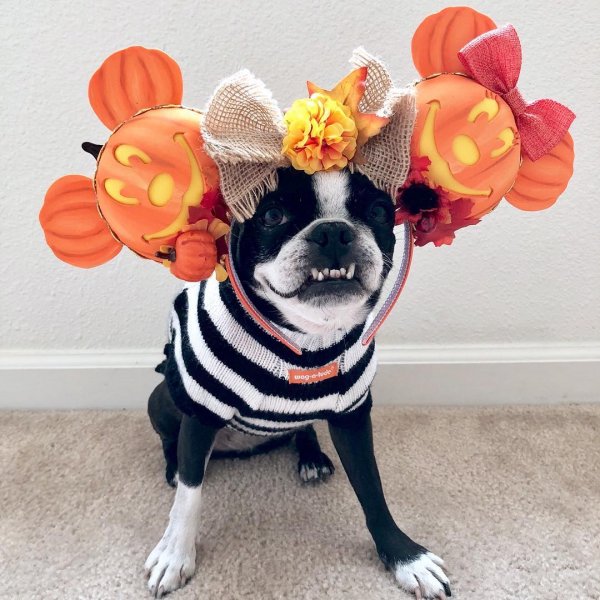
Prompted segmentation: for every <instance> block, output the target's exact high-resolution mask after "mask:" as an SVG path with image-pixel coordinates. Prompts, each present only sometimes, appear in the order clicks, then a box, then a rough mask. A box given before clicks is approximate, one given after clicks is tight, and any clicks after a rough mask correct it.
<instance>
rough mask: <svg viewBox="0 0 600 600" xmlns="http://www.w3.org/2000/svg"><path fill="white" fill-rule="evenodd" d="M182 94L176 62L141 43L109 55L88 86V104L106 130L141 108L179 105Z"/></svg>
mask: <svg viewBox="0 0 600 600" xmlns="http://www.w3.org/2000/svg"><path fill="white" fill-rule="evenodd" d="M182 96H183V80H182V78H181V70H180V69H179V65H178V64H177V63H176V62H175V61H174V60H173V59H172V58H171V57H170V56H168V55H167V54H165V53H164V52H161V51H160V50H148V49H147V48H142V47H141V46H132V47H131V48H125V49H124V50H120V51H119V52H115V53H114V54H111V55H110V56H109V57H108V58H107V59H106V60H105V61H104V62H103V63H102V65H101V66H100V68H99V69H98V70H97V71H96V72H95V73H94V74H93V75H92V78H91V79H90V85H89V87H88V97H89V99H90V104H91V105H92V108H93V109H94V112H95V113H96V114H97V115H98V117H99V118H100V120H101V121H102V122H103V123H104V124H105V125H106V126H107V127H108V128H109V129H114V128H115V127H116V126H117V125H119V124H120V123H122V122H123V121H125V120H127V119H129V118H130V117H133V115H134V114H135V113H137V112H138V111H139V110H142V109H143V108H152V107H154V106H159V105H161V104H181V99H182Z"/></svg>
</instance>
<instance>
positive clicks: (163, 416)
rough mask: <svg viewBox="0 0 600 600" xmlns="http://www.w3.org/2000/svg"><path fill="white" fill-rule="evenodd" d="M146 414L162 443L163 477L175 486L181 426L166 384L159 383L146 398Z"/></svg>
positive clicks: (179, 413) (179, 417)
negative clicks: (164, 467) (163, 456)
mask: <svg viewBox="0 0 600 600" xmlns="http://www.w3.org/2000/svg"><path fill="white" fill-rule="evenodd" d="M148 416H149V417H150V423H151V424H152V427H153V428H154V431H156V433H158V435H159V437H160V441H161V443H162V448H163V454H164V455H165V460H166V463H167V466H166V469H165V478H166V480H167V483H168V484H169V485H170V486H171V487H175V482H176V478H175V476H176V474H177V440H178V439H179V428H180V426H181V416H182V415H181V411H180V410H179V409H178V408H177V407H176V406H175V403H174V402H173V399H172V398H171V394H170V393H169V389H168V388H167V384H166V383H165V382H164V381H162V382H161V383H159V384H158V385H157V386H156V388H155V389H154V391H153V392H152V393H151V394H150V398H148Z"/></svg>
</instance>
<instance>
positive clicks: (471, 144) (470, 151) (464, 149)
mask: <svg viewBox="0 0 600 600" xmlns="http://www.w3.org/2000/svg"><path fill="white" fill-rule="evenodd" d="M452 152H453V153H454V156H456V159H457V160H459V161H460V162H461V163H462V164H463V165H469V166H470V165H474V164H475V163H476V162H477V161H478V160H479V156H480V154H479V148H478V147H477V144H476V143H475V140H474V139H473V138H472V137H469V136H468V135H464V134H460V135H457V136H456V137H455V138H454V139H453V140H452Z"/></svg>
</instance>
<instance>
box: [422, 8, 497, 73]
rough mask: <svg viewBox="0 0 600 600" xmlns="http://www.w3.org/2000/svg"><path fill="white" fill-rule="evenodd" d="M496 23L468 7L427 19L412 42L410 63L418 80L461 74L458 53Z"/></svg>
mask: <svg viewBox="0 0 600 600" xmlns="http://www.w3.org/2000/svg"><path fill="white" fill-rule="evenodd" d="M495 28H496V24H495V23H494V21H492V19H490V18H489V17H487V16H486V15H482V14H481V13H479V12H477V11H476V10H473V9H472V8H469V7H467V6H461V7H449V8H445V9H444V10H441V11H440V12H438V13H436V14H434V15H430V16H428V17H427V18H426V19H425V20H424V21H423V22H422V23H421V24H420V25H419V27H418V28H417V30H416V31H415V34H414V36H413V39H412V56H413V62H414V64H415V67H416V68H417V71H418V72H419V74H420V75H421V77H428V76H429V75H434V74H436V73H462V72H464V67H463V66H462V63H461V62H460V61H459V60H458V51H459V50H460V49H461V48H462V47H463V46H464V45H465V44H467V43H468V42H470V41H471V40H473V39H475V38H476V37H478V36H480V35H481V34H482V33H485V32H486V31H491V30H492V29H495Z"/></svg>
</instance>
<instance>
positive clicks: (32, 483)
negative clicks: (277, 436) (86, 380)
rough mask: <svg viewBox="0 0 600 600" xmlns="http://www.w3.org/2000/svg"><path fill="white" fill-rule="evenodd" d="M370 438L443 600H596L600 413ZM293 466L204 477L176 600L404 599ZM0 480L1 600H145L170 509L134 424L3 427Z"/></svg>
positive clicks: (343, 508) (383, 432) (3, 423)
mask: <svg viewBox="0 0 600 600" xmlns="http://www.w3.org/2000/svg"><path fill="white" fill-rule="evenodd" d="M374 428H375V440H376V447H377V454H378V458H379V462H380V466H381V472H382V478H383V481H384V486H385V489H386V492H387V496H388V499H389V503H390V506H391V510H392V512H393V514H394V515H395V516H396V518H397V520H398V522H399V523H400V524H401V526H402V527H403V529H405V530H406V531H407V532H408V533H409V534H410V535H411V536H413V537H414V538H415V539H416V540H418V541H419V542H421V543H422V544H424V545H426V546H427V547H429V548H430V549H431V550H432V551H433V552H435V553H437V554H439V555H441V556H442V557H443V558H444V559H445V560H446V563H447V565H448V566H449V569H450V576H451V580H452V584H453V590H454V597H456V598H459V599H465V600H466V599H468V600H472V599H473V600H475V599H486V600H504V599H506V600H508V599H510V600H534V599H535V600H538V599H539V600H542V599H543V600H554V599H556V600H559V599H560V600H581V599H593V600H598V599H599V598H600V405H596V406H585V407H584V406H571V407H554V408H551V407H550V408H547V407H536V408H492V409H472V408H456V409H448V408H443V409H440V408H436V409H424V408H420V409H406V408H389V407H388V408H377V409H375V411H374ZM319 432H320V433H321V438H322V440H323V445H324V447H325V448H326V451H329V452H331V451H332V449H331V443H330V441H329V439H328V438H327V436H326V435H325V431H324V429H323V428H322V427H320V429H319ZM331 457H332V458H333V459H334V462H335V464H336V466H338V465H339V461H338V460H337V457H334V455H333V453H332V454H331ZM295 461H296V459H295V455H294V453H293V451H292V450H291V449H290V448H285V449H281V450H277V451H275V452H273V453H272V454H271V455H268V456H263V457H257V458H253V459H250V460H245V461H216V462H212V463H210V466H209V470H208V474H207V483H206V486H205V490H204V498H203V500H204V515H203V542H202V545H201V548H200V553H199V567H198V572H197V574H196V577H195V578H194V579H193V580H192V581H191V582H190V583H189V584H188V587H187V588H185V590H183V591H180V592H177V593H175V594H173V595H172V596H171V597H172V598H173V599H174V600H184V599H189V598H202V599H207V600H213V599H224V600H234V599H237V598H253V599H260V600H262V599H271V598H290V599H291V598H294V599H311V600H320V599H322V598H335V599H338V598H339V599H344V600H346V599H355V600H365V599H384V598H385V599H388V598H390V599H392V598H397V599H398V600H402V599H404V598H408V596H406V595H405V594H404V593H403V592H401V591H400V590H398V589H397V588H396V587H395V585H394V582H393V580H392V577H391V575H390V574H389V573H387V572H386V571H385V569H384V568H383V567H382V566H381V565H380V564H379V560H378V558H377V556H376V553H375V550H374V547H373V545H372V543H371V540H370V539H369V536H368V533H367V531H366V529H365V527H364V525H363V518H362V516H361V514H360V512H359V507H358V503H357V501H356V499H355V497H354V495H353V492H352V490H351V489H350V487H349V484H348V482H347V480H346V478H345V475H344V473H343V472H342V471H341V468H340V469H339V470H338V472H336V474H335V475H334V477H333V479H332V480H331V481H330V482H329V483H327V484H325V485H321V486H308V487H307V486H304V485H302V484H301V483H300V481H299V480H298V478H297V476H296V473H295ZM0 476H1V483H0V485H1V493H0V597H1V598H11V599H12V598H23V599H27V600H30V599H34V598H35V599H37V598H44V599H46V598H61V599H62V598H85V599H87V598H118V599H121V598H136V599H138V598H142V599H143V598H146V589H145V580H144V575H143V570H142V565H143V563H144V560H145V558H146V555H147V554H148V552H150V550H151V549H152V548H153V546H154V544H155V543H156V542H157V541H158V539H159V538H160V536H161V535H162V533H163V530H164V527H165V525H166V521H167V515H168V512H169V508H170V505H171V500H172V498H173V493H174V492H173V490H171V489H170V488H169V487H167V486H166V484H165V483H164V481H163V460H162V455H161V451H160V447H159V443H158V438H157V437H156V436H155V434H154V432H153V431H151V429H150V425H149V423H148V422H147V420H146V416H145V415H144V414H142V413H139V412H135V413H132V412H78V413H73V412H71V413H35V414H33V413H0Z"/></svg>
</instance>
